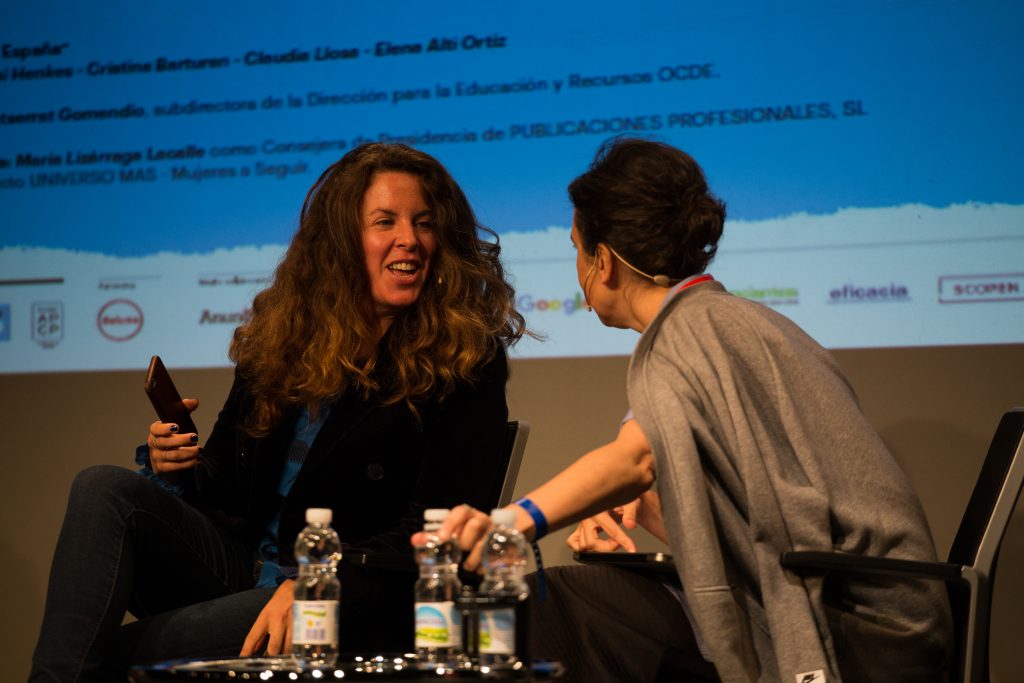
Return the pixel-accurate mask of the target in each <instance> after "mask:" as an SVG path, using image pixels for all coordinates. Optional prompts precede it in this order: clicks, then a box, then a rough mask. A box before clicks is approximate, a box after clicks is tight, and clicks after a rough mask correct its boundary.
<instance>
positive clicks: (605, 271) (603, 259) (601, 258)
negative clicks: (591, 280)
mask: <svg viewBox="0 0 1024 683" xmlns="http://www.w3.org/2000/svg"><path fill="white" fill-rule="evenodd" d="M594 263H595V266H596V267H595V268H594V270H595V271H596V273H595V274H596V277H597V279H598V280H599V281H600V282H601V284H603V285H607V284H608V283H609V282H610V281H611V280H612V278H614V277H615V266H616V263H615V257H613V256H612V251H611V249H609V248H608V245H607V244H605V243H604V242H599V243H598V245H597V248H596V249H595V250H594Z"/></svg>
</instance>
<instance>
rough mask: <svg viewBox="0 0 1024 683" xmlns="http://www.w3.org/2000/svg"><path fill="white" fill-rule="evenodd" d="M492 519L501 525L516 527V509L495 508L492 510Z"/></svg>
mask: <svg viewBox="0 0 1024 683" xmlns="http://www.w3.org/2000/svg"><path fill="white" fill-rule="evenodd" d="M491 521H492V522H493V523H494V524H497V525H500V526H508V527H514V526H515V525H516V511H515V510H513V509H511V508H495V509H493V510H491Z"/></svg>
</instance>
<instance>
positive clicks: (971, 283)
mask: <svg viewBox="0 0 1024 683" xmlns="http://www.w3.org/2000/svg"><path fill="white" fill-rule="evenodd" d="M989 301H1024V273H993V274H992V275H943V276H941V277H940V278H939V303H940V304H973V303H984V302H989Z"/></svg>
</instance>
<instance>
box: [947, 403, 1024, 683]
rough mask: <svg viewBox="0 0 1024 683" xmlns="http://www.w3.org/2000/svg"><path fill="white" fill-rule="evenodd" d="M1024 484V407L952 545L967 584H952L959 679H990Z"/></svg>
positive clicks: (1004, 428) (1013, 415)
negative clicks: (1003, 578) (997, 611)
mask: <svg viewBox="0 0 1024 683" xmlns="http://www.w3.org/2000/svg"><path fill="white" fill-rule="evenodd" d="M1022 486H1024V408H1014V409H1013V410H1010V411H1008V412H1007V413H1005V414H1004V415H1003V418H1002V419H1001V420H1000V421H999V426H998V427H997V428H996V433H995V436H993V437H992V443H991V445H990V446H989V448H988V454H987V455H986V456H985V462H984V463H982V466H981V473H980V474H979V475H978V481H977V483H975V485H974V491H973V492H972V493H971V499H970V501H969V502H968V503H967V509H966V510H965V511H964V516H963V519H962V520H961V521H960V528H959V529H957V532H956V537H955V538H954V539H953V545H952V546H950V549H949V562H950V564H955V565H959V566H960V567H961V570H960V574H961V579H962V583H960V584H957V583H950V584H947V586H948V588H949V598H950V606H951V607H952V609H953V626H954V631H955V637H956V642H957V643H960V644H961V647H960V652H959V653H958V659H959V661H958V662H957V667H958V673H959V677H958V679H957V680H961V681H969V682H971V683H980V682H984V681H988V680H989V675H988V642H989V618H990V615H991V606H992V586H993V581H994V579H995V571H996V560H997V559H998V558H999V546H1000V544H1002V542H1003V536H1004V535H1005V533H1006V527H1007V526H1009V524H1010V518H1011V517H1012V516H1013V509H1014V507H1015V506H1016V504H1017V499H1018V498H1019V497H1020V492H1021V487H1022Z"/></svg>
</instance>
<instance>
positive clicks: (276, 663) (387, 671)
mask: <svg viewBox="0 0 1024 683" xmlns="http://www.w3.org/2000/svg"><path fill="white" fill-rule="evenodd" d="M563 673H564V668H563V667H562V665H561V664H560V663H559V662H549V661H543V660H537V661H534V662H533V663H532V665H531V666H529V667H526V666H523V665H522V664H516V665H515V666H512V667H509V666H505V667H500V668H498V667H473V666H466V667H465V668H444V667H440V668H424V667H423V666H422V665H420V664H419V663H418V662H417V661H416V657H415V655H402V654H379V655H366V656H359V655H344V654H343V655H340V656H339V657H338V661H337V662H336V663H335V664H334V665H333V666H321V667H313V668H307V669H303V668H302V667H300V666H299V665H298V663H297V661H296V660H295V659H293V658H291V657H239V658H229V659H206V660H175V661H170V662H160V663H158V664H152V665H147V666H137V667H134V668H133V669H132V671H131V673H130V675H129V680H130V681H133V683H149V682H151V681H255V682H259V681H323V682H324V683H326V682H327V681H350V680H365V679H372V680H388V681H424V682H426V681H430V682H433V683H436V682H437V681H442V680H448V679H453V678H460V679H474V680H494V681H521V682H523V683H530V682H531V681H553V680H557V679H559V678H561V677H562V674H563Z"/></svg>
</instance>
